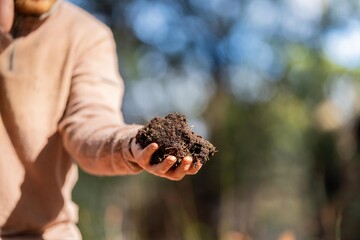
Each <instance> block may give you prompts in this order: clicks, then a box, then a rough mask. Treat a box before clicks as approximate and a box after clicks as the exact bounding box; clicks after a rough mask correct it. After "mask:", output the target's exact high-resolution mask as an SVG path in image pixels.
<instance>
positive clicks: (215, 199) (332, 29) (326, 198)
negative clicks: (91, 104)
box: [71, 0, 360, 240]
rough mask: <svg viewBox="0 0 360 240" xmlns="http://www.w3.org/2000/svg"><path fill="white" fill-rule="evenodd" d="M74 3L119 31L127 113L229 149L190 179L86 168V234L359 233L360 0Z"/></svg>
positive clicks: (194, 237) (82, 199) (283, 236)
mask: <svg viewBox="0 0 360 240" xmlns="http://www.w3.org/2000/svg"><path fill="white" fill-rule="evenodd" d="M71 2H73V3H75V4H76V5H78V6H80V7H81V8H83V9H85V10H86V11H88V12H90V13H91V14H93V15H94V16H95V17H96V18H98V19H100V20H101V21H102V22H104V23H105V24H106V25H107V26H109V27H110V28H111V29H112V31H113V34H114V37H115V39H116V42H117V51H118V56H119V70H120V72H121V74H122V77H123V78H124V82H125V85H126V93H125V97H124V102H123V109H122V110H123V113H124V116H125V119H126V122H128V123H138V124H145V123H147V122H148V121H149V120H150V119H152V118H153V117H155V116H164V115H166V114H168V113H170V112H181V113H183V114H185V115H186V116H187V118H188V120H189V122H190V125H193V126H194V128H193V129H194V131H195V132H197V133H198V134H200V135H202V136H204V137H205V138H206V139H208V140H209V141H210V142H212V143H213V144H214V145H215V146H216V147H217V149H218V152H217V153H216V155H215V156H214V157H213V158H211V160H210V161H209V162H207V163H206V164H205V165H204V166H203V168H202V169H201V171H200V172H199V173H198V174H197V175H195V176H189V177H186V178H185V179H183V180H182V181H180V182H171V181H167V180H164V179H160V178H157V177H154V176H151V175H150V174H147V173H142V174H140V175H136V176H120V177H93V176H90V175H87V174H86V173H83V172H81V173H80V180H79V182H78V184H77V185H76V188H75V191H74V200H75V202H76V203H77V204H79V206H80V221H79V227H80V229H81V231H82V234H83V237H84V239H95V240H97V239H99V240H102V239H104V240H113V239H130V240H132V239H139V240H142V239H145V240H147V239H150V240H152V239H156V240H161V239H166V240H177V239H179V240H182V239H185V240H198V239H199V240H200V239H201V240H202V239H204V240H213V239H214V240H215V239H216V240H218V239H219V240H253V239H256V240H272V239H274V240H278V239H279V240H294V239H306V240H312V239H334V240H335V239H336V240H340V239H360V230H359V229H360V228H359V226H360V189H359V188H360V180H359V179H358V175H359V172H360V168H359V166H358V161H359V157H358V156H359V155H358V152H359V147H358V145H359V144H358V142H359V141H358V138H359V136H360V127H359V125H358V112H359V111H358V110H359V105H360V99H359V90H360V89H359V86H360V85H359V82H360V81H359V77H360V68H359V67H360V15H359V12H360V1H358V0H342V1H337V0H157V1H151V0H132V1H130V0H122V1H115V0H102V1H95V0H72V1H71Z"/></svg>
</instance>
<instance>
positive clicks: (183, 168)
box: [166, 156, 201, 181]
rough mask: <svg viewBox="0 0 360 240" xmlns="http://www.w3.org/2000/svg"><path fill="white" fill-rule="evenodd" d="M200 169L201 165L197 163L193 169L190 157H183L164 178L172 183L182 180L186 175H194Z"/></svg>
mask: <svg viewBox="0 0 360 240" xmlns="http://www.w3.org/2000/svg"><path fill="white" fill-rule="evenodd" d="M200 168H201V164H200V163H198V164H197V165H196V167H195V165H194V164H193V160H192V158H191V157H189V156H188V157H184V158H183V160H182V161H181V164H180V165H179V166H178V167H177V168H176V169H175V170H170V171H168V172H167V173H166V178H168V179H170V180H174V181H179V180H181V179H183V178H184V177H185V176H186V175H194V174H196V173H197V172H198V171H199V170H200Z"/></svg>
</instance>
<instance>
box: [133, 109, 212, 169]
mask: <svg viewBox="0 0 360 240" xmlns="http://www.w3.org/2000/svg"><path fill="white" fill-rule="evenodd" d="M135 138H136V143H138V144H139V145H140V146H141V147H142V148H145V147H146V146H147V145H149V144H150V143H152V142H155V143H157V144H158V145H159V149H158V150H157V151H156V152H155V153H154V154H153V156H152V159H151V161H150V164H156V163H159V162H161V161H163V160H164V159H165V158H166V157H167V156H169V155H173V156H175V157H176V158H177V162H176V163H175V164H174V166H173V167H174V168H176V167H177V166H178V165H179V164H180V162H181V160H182V159H183V158H184V157H185V156H191V157H192V158H193V164H194V165H195V166H196V164H197V162H198V161H199V162H200V163H201V164H204V163H205V162H206V161H208V160H209V158H210V157H211V156H213V155H214V153H215V151H216V149H215V147H214V146H213V145H212V144H211V143H210V142H208V141H207V140H205V139H204V138H203V137H201V136H199V135H197V134H195V133H194V132H193V131H192V129H191V128H190V127H189V125H188V123H187V120H186V117H185V116H184V115H182V114H179V113H170V114H169V115H167V116H166V117H164V118H162V117H155V118H153V119H152V120H151V121H150V122H149V123H148V124H147V125H146V126H144V127H143V128H142V129H140V130H139V132H138V133H137V135H136V137H135Z"/></svg>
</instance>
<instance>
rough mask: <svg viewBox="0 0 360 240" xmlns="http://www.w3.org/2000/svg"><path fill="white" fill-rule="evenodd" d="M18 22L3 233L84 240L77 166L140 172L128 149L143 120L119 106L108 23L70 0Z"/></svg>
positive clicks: (1, 146)
mask: <svg viewBox="0 0 360 240" xmlns="http://www.w3.org/2000/svg"><path fill="white" fill-rule="evenodd" d="M16 21H17V22H16V23H15V25H14V26H13V33H14V34H15V35H16V37H15V40H14V41H12V42H11V44H10V45H9V46H7V47H5V49H4V50H3V51H2V52H1V53H0V240H4V239H25V236H27V237H29V238H26V239H62V240H63V239H80V238H81V237H80V236H79V233H78V231H77V228H76V226H75V224H76V222H77V206H76V205H75V204H74V203H73V202H72V200H71V191H72V189H73V187H74V184H75V182H76V180H77V164H78V165H79V166H80V167H81V168H82V169H84V170H85V171H87V172H89V173H91V174H96V175H120V174H135V173H138V172H140V171H141V168H140V167H139V166H137V165H136V164H134V163H131V162H129V160H133V159H132V156H131V154H130V152H129V149H128V145H129V140H130V138H131V137H133V136H134V135H135V133H136V132H137V130H138V128H139V127H140V126H137V125H126V124H125V123H124V121H123V117H122V115H121V113H120V107H121V99H122V94H123V82H122V80H121V78H120V76H119V73H118V65H117V57H116V51H115V44H114V40H113V36H112V33H111V31H110V30H109V29H108V28H107V27H106V26H104V25H103V24H102V23H100V22H99V21H97V20H96V19H95V18H93V17H92V16H90V15H89V14H87V13H86V12H84V11H83V10H81V9H79V8H77V7H76V6H73V5H72V4H70V3H66V2H62V3H61V4H60V5H59V6H58V7H57V9H56V10H55V11H54V12H52V14H51V15H50V16H49V17H47V18H46V19H45V20H39V19H38V18H37V19H35V18H31V17H27V18H21V17H19V18H17V20H16ZM0 49H1V46H0ZM73 159H75V161H76V162H74V161H73ZM10 237H17V238H10Z"/></svg>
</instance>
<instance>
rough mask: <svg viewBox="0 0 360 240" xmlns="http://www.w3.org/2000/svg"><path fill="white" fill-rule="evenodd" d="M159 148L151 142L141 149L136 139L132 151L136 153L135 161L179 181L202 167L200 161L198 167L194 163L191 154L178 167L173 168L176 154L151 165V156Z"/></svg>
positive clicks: (154, 171)
mask: <svg viewBox="0 0 360 240" xmlns="http://www.w3.org/2000/svg"><path fill="white" fill-rule="evenodd" d="M158 148H159V146H158V145H157V144H156V143H151V144H149V145H148V146H147V147H146V148H144V149H141V147H140V146H139V145H138V144H136V143H135V141H134V140H133V141H132V143H131V151H132V153H133V155H134V158H135V162H136V163H137V164H138V165H139V166H140V167H142V168H143V169H144V170H145V171H147V172H149V173H151V174H154V175H156V176H158V177H163V178H167V179H170V180H173V181H179V180H181V179H183V178H184V177H185V175H194V174H196V173H197V172H198V171H199V170H200V168H201V164H200V163H199V162H198V163H197V165H196V167H195V166H194V164H192V158H191V157H190V156H187V157H184V158H183V159H182V161H181V163H180V165H179V166H178V167H177V168H176V169H172V168H171V167H172V166H173V165H174V164H175V162H176V158H175V157H174V156H168V157H166V158H165V159H164V160H163V161H162V162H160V163H158V164H154V165H150V159H151V156H152V155H153V153H154V152H155V151H156V150H157V149H158Z"/></svg>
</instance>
